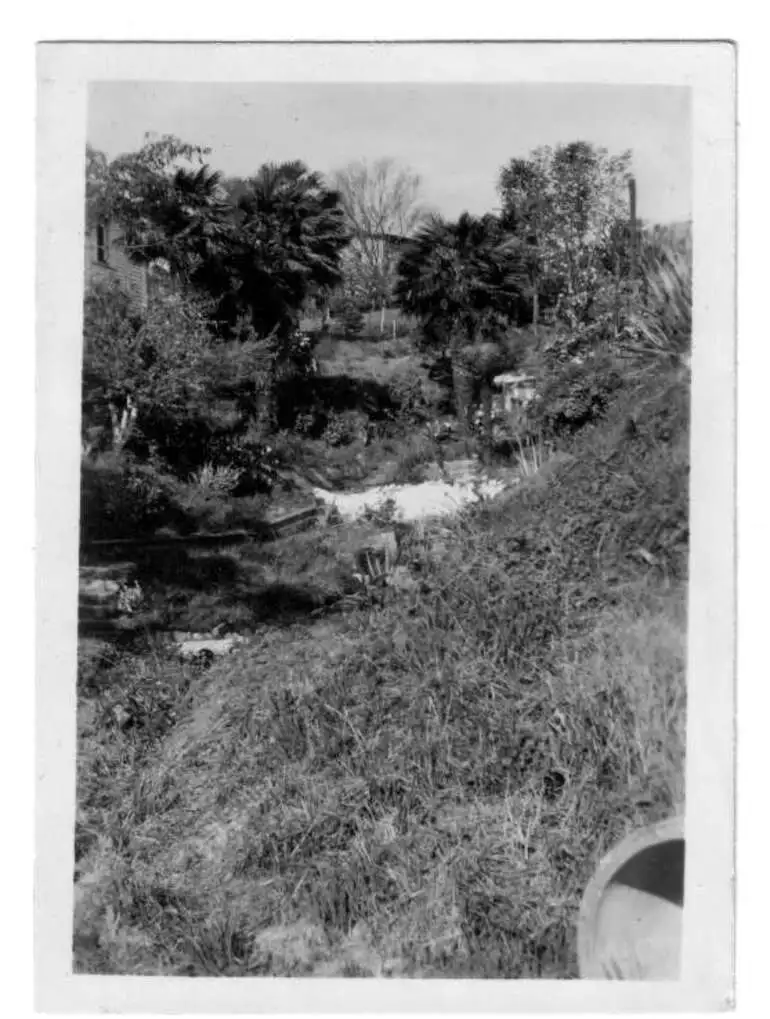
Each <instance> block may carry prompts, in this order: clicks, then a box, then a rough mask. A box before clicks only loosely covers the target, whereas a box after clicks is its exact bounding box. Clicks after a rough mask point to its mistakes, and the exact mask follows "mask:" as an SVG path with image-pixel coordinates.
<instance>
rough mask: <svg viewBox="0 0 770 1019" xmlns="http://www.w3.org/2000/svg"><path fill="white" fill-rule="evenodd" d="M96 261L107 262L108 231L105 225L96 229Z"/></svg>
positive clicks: (100, 225) (101, 224)
mask: <svg viewBox="0 0 770 1019" xmlns="http://www.w3.org/2000/svg"><path fill="white" fill-rule="evenodd" d="M96 261H97V262H106V261H107V229H106V227H105V225H104V223H100V224H99V225H98V226H97V228H96Z"/></svg>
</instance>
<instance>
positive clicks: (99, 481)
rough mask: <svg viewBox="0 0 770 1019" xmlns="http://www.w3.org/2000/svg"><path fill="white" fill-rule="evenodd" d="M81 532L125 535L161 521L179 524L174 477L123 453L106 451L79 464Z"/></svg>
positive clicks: (88, 536) (182, 523) (150, 529)
mask: <svg viewBox="0 0 770 1019" xmlns="http://www.w3.org/2000/svg"><path fill="white" fill-rule="evenodd" d="M80 498H81V513H80V518H81V538H82V539H83V540H85V541H89V540H96V539H99V538H127V537H128V538H130V537H140V536H145V535H150V534H153V533H155V532H156V531H157V530H159V529H160V528H162V527H167V528H172V529H179V528H181V529H185V528H186V527H187V526H188V525H189V520H188V517H187V515H186V514H185V513H184V511H183V510H182V508H181V506H180V504H179V502H178V499H177V489H176V485H175V482H174V479H173V478H171V477H169V476H168V475H165V474H163V473H162V472H161V471H160V469H159V468H158V466H157V465H156V464H153V463H142V462H140V461H139V460H137V459H136V458H135V457H133V456H131V455H129V454H123V455H121V456H117V455H115V454H106V455H103V456H101V457H98V458H97V459H96V460H94V461H89V460H86V461H84V462H83V464H82V468H81V484H80Z"/></svg>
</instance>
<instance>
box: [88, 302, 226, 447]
mask: <svg viewBox="0 0 770 1019" xmlns="http://www.w3.org/2000/svg"><path fill="white" fill-rule="evenodd" d="M210 347H211V334H210V331H209V328H208V323H207V315H206V309H205V307H204V306H202V305H201V304H200V302H198V301H195V300H193V299H191V298H190V297H189V296H186V295H183V294H176V295H170V296H167V297H166V298H164V299H163V300H162V301H157V302H153V303H152V305H151V306H150V307H149V309H148V311H147V313H146V315H137V314H134V312H133V311H132V309H131V305H130V300H129V298H128V296H127V295H126V294H125V293H124V292H123V290H122V289H121V288H120V286H119V285H116V284H104V283H97V284H95V285H94V286H92V287H91V288H90V289H89V291H88V292H87V293H86V297H85V306H84V319H83V376H82V378H83V391H82V406H83V428H84V432H85V433H86V435H88V434H89V433H90V434H91V435H92V436H93V435H95V434H101V435H102V436H104V435H107V436H108V442H109V448H110V449H111V451H113V452H120V451H121V450H122V449H123V448H124V447H125V445H126V443H127V442H128V441H129V439H130V438H131V437H132V436H133V434H134V432H135V430H137V428H141V427H142V424H143V422H144V421H145V420H146V419H147V418H148V416H149V415H151V414H153V413H162V415H163V416H164V417H165V418H166V419H178V420H181V419H184V418H189V417H190V416H192V415H193V414H195V413H196V410H197V409H199V408H200V407H202V406H205V404H206V399H207V394H208V378H207V376H208V373H207V370H206V368H207V363H208V360H207V359H208V357H209V356H210ZM90 441H93V440H92V439H91V440H90ZM102 444H103V440H102Z"/></svg>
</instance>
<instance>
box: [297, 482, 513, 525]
mask: <svg viewBox="0 0 770 1019" xmlns="http://www.w3.org/2000/svg"><path fill="white" fill-rule="evenodd" d="M506 487H507V486H506V485H505V484H504V483H503V482H502V481H497V480H493V479H491V478H490V479H486V480H484V481H480V482H479V483H478V484H475V485H469V484H466V485H448V484H447V483H446V482H444V481H424V482H422V483H421V484H419V485H380V486H378V487H376V488H370V489H368V490H367V491H365V492H326V491H324V489H322V488H314V489H313V494H314V495H315V497H316V498H317V499H320V500H321V502H323V503H324V504H325V505H326V506H329V507H332V506H333V507H335V508H336V510H337V511H338V513H339V514H340V516H341V517H342V519H343V520H358V519H360V518H361V517H362V516H363V515H364V514H365V513H366V511H367V510H381V509H382V508H383V507H384V506H385V503H387V502H388V501H390V500H392V501H393V503H394V517H395V519H397V520H403V521H415V520H426V519H428V518H429V517H446V516H451V515H452V514H453V513H457V511H458V510H460V509H462V508H463V507H464V506H469V505H471V504H473V503H475V502H478V500H479V499H480V498H485V499H493V498H494V497H495V496H496V495H499V494H500V493H501V492H502V491H503V490H504V489H505V488H506Z"/></svg>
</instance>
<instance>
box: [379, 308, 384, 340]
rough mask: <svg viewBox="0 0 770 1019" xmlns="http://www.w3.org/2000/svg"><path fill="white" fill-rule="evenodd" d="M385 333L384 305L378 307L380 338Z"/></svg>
mask: <svg viewBox="0 0 770 1019" xmlns="http://www.w3.org/2000/svg"><path fill="white" fill-rule="evenodd" d="M384 332H385V305H384V303H383V304H381V305H380V336H382V334H383V333H384Z"/></svg>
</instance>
